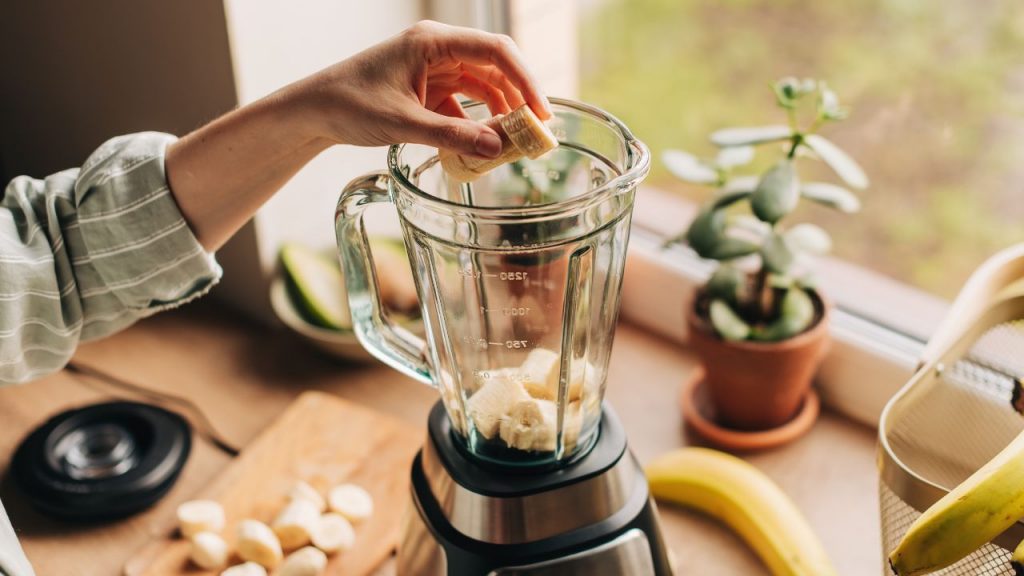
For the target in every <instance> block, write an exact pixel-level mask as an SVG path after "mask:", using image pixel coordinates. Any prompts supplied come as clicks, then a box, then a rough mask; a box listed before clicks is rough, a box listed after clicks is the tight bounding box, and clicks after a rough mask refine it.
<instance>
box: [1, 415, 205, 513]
mask: <svg viewBox="0 0 1024 576" xmlns="http://www.w3.org/2000/svg"><path fill="white" fill-rule="evenodd" d="M191 447H192V439H191V435H190V434H189V426H188V423H187V422H186V421H185V419H184V418H182V417H181V416H179V415H178V414H175V413H173V412H169V411H167V410H164V409H163V408H159V407H157V406H151V405H149V404H141V403H138V402H108V403H102V404H93V405H91V406H85V407H82V408H76V409H73V410H68V411H67V412H62V413H60V414H58V415H56V416H54V417H52V418H50V419H49V420H47V421H46V422H45V423H44V424H43V425H42V426H40V427H39V428H37V429H36V430H35V431H33V432H32V433H31V434H29V435H28V437H27V438H26V439H25V440H24V441H23V442H22V443H21V445H20V446H19V447H18V450H17V452H15V454H14V459H13V461H12V463H11V474H12V475H13V477H14V481H15V483H16V484H17V486H18V488H19V489H20V490H21V491H22V492H23V493H24V494H25V496H26V497H27V498H28V500H29V502H30V503H31V504H32V506H33V507H34V508H35V509H36V510H38V511H39V512H41V513H43V514H46V515H48V516H53V517H57V518H63V519H76V520H102V519H111V518H119V517H123V516H127V515H129V514H133V513H135V512H138V511H139V510H142V509H144V508H147V507H149V506H150V505H152V504H153V503H154V502H156V501H157V500H159V499H160V497H161V496H163V495H164V494H165V493H166V492H167V491H168V490H169V489H170V488H171V486H172V485H173V484H174V482H175V480H177V478H178V475H179V474H180V473H181V470H182V468H183V467H184V466H185V461H186V460H187V459H188V454H189V451H190V450H191Z"/></svg>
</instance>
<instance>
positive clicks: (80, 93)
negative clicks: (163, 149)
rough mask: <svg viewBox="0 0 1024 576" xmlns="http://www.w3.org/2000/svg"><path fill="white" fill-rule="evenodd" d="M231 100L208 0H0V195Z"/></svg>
mask: <svg viewBox="0 0 1024 576" xmlns="http://www.w3.org/2000/svg"><path fill="white" fill-rule="evenodd" d="M236 103H237V97H236V94H235V87H234V79H233V75H232V69H231V56H230V50H229V46H228V37H227V27H226V24H225V17H224V6H223V4H222V2H220V1H216V0H188V1H182V0H99V1H92V2H90V1H82V0H39V1H37V0H28V1H24V0H0V182H2V184H0V190H2V188H3V185H5V184H6V183H7V182H8V181H9V180H10V179H11V178H13V177H14V176H16V175H20V174H29V175H32V176H37V177H38V176H43V175H46V174H49V173H52V172H54V171H57V170H60V169H63V168H67V167H71V166H77V165H79V164H81V163H82V161H83V160H84V159H85V158H86V157H87V156H88V155H89V153H90V152H91V151H92V150H93V149H94V148H96V146H98V145H99V144H100V143H102V142H103V141H104V140H106V139H107V138H109V137H111V136H115V135H118V134H125V133H129V132H137V131H142V130H159V131H164V132H171V133H174V134H178V135H181V134H184V133H186V132H188V131H189V130H191V129H192V128H194V127H196V126H198V125H200V124H202V123H203V122H205V121H207V120H210V119H212V118H214V117H216V116H217V115H219V114H221V113H223V112H225V111H227V110H229V109H231V108H232V107H234V106H235V105H236Z"/></svg>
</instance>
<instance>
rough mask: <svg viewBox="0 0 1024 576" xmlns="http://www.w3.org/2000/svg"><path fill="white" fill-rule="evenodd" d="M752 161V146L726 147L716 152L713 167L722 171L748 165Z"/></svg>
mask: <svg viewBox="0 0 1024 576" xmlns="http://www.w3.org/2000/svg"><path fill="white" fill-rule="evenodd" d="M753 159H754V147H753V146H727V147H725V148H722V149H721V150H719V151H718V156H716V157H715V165H717V166H718V167H719V168H721V169H723V170H728V169H730V168H735V167H737V166H743V165H745V164H750V161H751V160H753Z"/></svg>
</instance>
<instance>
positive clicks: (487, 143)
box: [476, 132, 501, 158]
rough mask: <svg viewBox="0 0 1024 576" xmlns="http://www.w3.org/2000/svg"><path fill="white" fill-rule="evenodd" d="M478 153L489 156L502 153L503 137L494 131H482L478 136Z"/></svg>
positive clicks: (492, 156)
mask: <svg viewBox="0 0 1024 576" xmlns="http://www.w3.org/2000/svg"><path fill="white" fill-rule="evenodd" d="M476 153H477V154H479V155H481V156H486V157H487V158H494V157H495V156H497V155H498V154H501V138H498V135H497V134H495V133H494V132H481V133H480V135H479V136H477V137H476Z"/></svg>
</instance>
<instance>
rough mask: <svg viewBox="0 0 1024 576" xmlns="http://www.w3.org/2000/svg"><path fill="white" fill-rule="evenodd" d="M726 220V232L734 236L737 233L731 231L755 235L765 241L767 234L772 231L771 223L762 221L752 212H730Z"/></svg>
mask: <svg viewBox="0 0 1024 576" xmlns="http://www.w3.org/2000/svg"><path fill="white" fill-rule="evenodd" d="M725 222H726V234H727V235H730V236H734V237H735V235H734V234H730V232H733V233H739V234H741V236H740V237H742V235H746V236H753V237H754V238H757V239H758V240H760V241H762V242H763V241H764V238H765V236H767V235H768V234H769V233H771V231H772V227H771V225H770V224H767V223H765V222H762V221H760V220H758V219H757V218H754V217H753V216H751V215H750V214H730V215H729V216H728V217H727V218H726V221H725Z"/></svg>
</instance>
